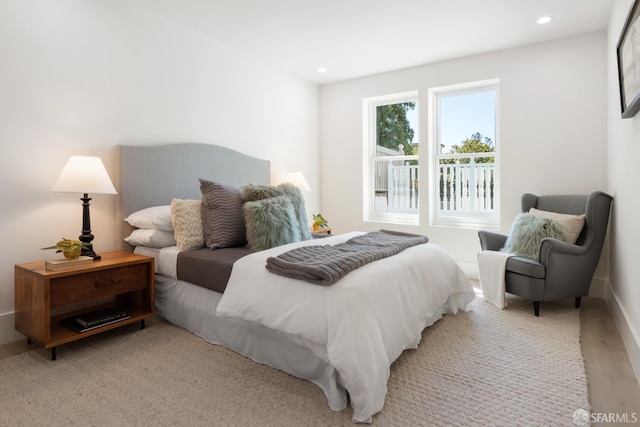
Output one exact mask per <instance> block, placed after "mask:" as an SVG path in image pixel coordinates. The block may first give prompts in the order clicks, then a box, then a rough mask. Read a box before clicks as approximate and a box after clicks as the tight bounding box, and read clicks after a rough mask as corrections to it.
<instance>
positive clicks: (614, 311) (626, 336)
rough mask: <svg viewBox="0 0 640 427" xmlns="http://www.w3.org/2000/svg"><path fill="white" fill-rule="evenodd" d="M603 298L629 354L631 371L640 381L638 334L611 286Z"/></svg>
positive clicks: (639, 344) (607, 288) (639, 339)
mask: <svg viewBox="0 0 640 427" xmlns="http://www.w3.org/2000/svg"><path fill="white" fill-rule="evenodd" d="M604 299H605V301H606V302H607V306H608V307H609V311H610V312H611V317H613V320H614V321H615V322H616V326H617V327H618V332H620V336H621V337H622V342H623V343H624V346H625V348H626V350H627V354H628V355H629V361H630V362H631V367H632V368H633V372H634V373H635V374H636V379H637V380H638V382H640V335H639V334H638V331H637V330H636V329H635V327H634V326H633V324H631V323H630V322H629V316H627V313H626V311H625V309H624V307H623V306H622V305H621V304H620V301H619V299H618V297H617V295H616V294H615V292H613V289H611V286H607V287H606V293H605V298H604Z"/></svg>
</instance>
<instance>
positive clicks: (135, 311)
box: [15, 252, 155, 360]
mask: <svg viewBox="0 0 640 427" xmlns="http://www.w3.org/2000/svg"><path fill="white" fill-rule="evenodd" d="M153 261H154V260H153V258H152V257H147V256H143V255H136V254H132V253H129V252H109V253H104V254H102V259H101V260H99V261H94V262H93V264H91V265H90V266H82V267H78V268H73V269H68V270H62V271H52V270H47V269H45V262H44V261H37V262H31V263H26V264H19V265H16V266H15V310H16V313H15V321H16V330H17V331H18V332H20V333H22V334H24V335H25V336H26V337H27V340H28V341H29V342H31V341H34V342H36V343H38V344H40V345H43V346H44V348H46V349H51V360H55V359H56V347H57V346H59V345H61V344H65V343H68V342H72V341H76V340H79V339H82V338H85V337H88V336H91V335H95V334H99V333H100V332H104V331H107V330H110V329H115V328H118V327H120V326H124V325H128V324H131V323H134V322H140V327H141V328H144V319H146V318H148V317H151V316H153V315H154V313H155V305H154V264H153ZM107 307H120V308H123V309H124V310H126V311H127V313H128V314H129V315H130V316H131V317H130V318H128V319H125V320H120V321H118V322H117V323H112V324H109V325H104V326H101V327H98V328H96V329H91V330H88V331H85V332H76V331H74V330H72V329H70V328H67V327H65V326H62V325H61V324H60V321H61V320H63V319H67V318H70V317H73V316H77V315H78V314H81V313H87V312H92V311H96V310H98V309H102V308H107Z"/></svg>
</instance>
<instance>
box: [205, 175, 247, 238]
mask: <svg viewBox="0 0 640 427" xmlns="http://www.w3.org/2000/svg"><path fill="white" fill-rule="evenodd" d="M200 192H201V193H202V205H201V212H202V225H203V227H204V237H205V243H206V245H207V247H208V248H211V249H218V248H230V247H234V246H244V245H246V244H247V237H246V233H245V225H244V214H243V212H242V199H241V198H240V194H241V190H240V188H237V187H233V186H231V185H226V184H221V183H219V182H213V181H208V180H206V179H200Z"/></svg>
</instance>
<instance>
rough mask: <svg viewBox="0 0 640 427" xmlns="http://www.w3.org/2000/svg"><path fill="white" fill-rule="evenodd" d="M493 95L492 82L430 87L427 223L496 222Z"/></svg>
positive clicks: (484, 224)
mask: <svg viewBox="0 0 640 427" xmlns="http://www.w3.org/2000/svg"><path fill="white" fill-rule="evenodd" d="M497 95H498V81H497V80H490V81H484V82H475V83H469V84H463V85H454V86H447V87H442V88H434V89H429V106H430V108H429V109H430V113H431V114H430V118H429V123H430V125H429V128H430V134H429V141H430V143H429V153H430V155H429V159H430V166H431V167H430V170H431V174H430V192H429V193H430V207H431V209H430V222H431V224H433V225H449V226H464V227H492V228H496V227H497V226H498V224H499V197H498V195H499V168H498V156H499V152H498V132H497V129H498V126H497V119H498V96H497ZM432 153H433V154H432ZM488 153H491V154H488Z"/></svg>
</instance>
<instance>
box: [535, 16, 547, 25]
mask: <svg viewBox="0 0 640 427" xmlns="http://www.w3.org/2000/svg"><path fill="white" fill-rule="evenodd" d="M536 22H537V23H538V24H548V23H549V22H551V17H550V16H543V17H542V18H539V19H538V20H537V21H536Z"/></svg>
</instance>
